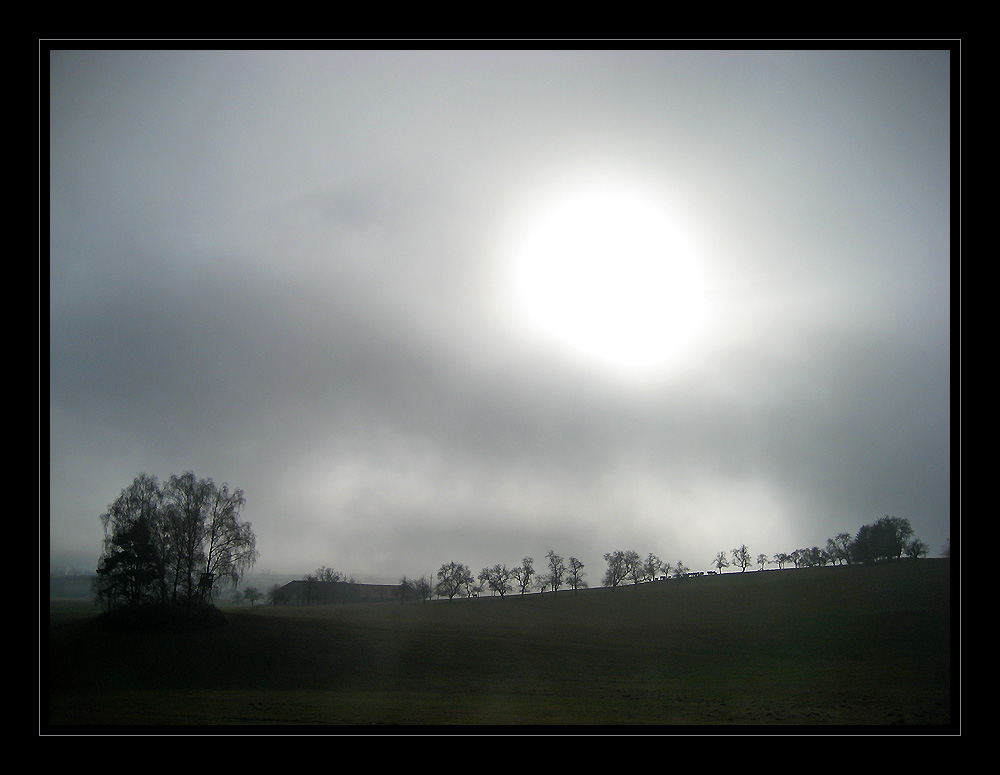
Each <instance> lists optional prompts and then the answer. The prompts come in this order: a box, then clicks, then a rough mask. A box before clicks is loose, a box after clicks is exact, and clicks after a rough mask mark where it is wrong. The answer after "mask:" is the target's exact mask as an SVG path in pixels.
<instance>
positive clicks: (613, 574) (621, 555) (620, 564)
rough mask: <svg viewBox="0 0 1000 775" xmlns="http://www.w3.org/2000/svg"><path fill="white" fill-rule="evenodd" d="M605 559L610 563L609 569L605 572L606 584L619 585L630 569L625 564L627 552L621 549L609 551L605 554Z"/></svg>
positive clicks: (608, 585) (609, 585) (610, 585)
mask: <svg viewBox="0 0 1000 775" xmlns="http://www.w3.org/2000/svg"><path fill="white" fill-rule="evenodd" d="M604 561H605V562H606V563H607V564H608V569H607V570H606V571H605V573H604V586H606V587H612V588H614V587H617V586H618V585H619V584H621V583H622V582H623V581H624V580H625V577H626V576H627V574H628V569H627V568H626V566H625V552H623V551H622V550H621V549H619V550H618V551H615V552H608V553H607V554H605V555H604Z"/></svg>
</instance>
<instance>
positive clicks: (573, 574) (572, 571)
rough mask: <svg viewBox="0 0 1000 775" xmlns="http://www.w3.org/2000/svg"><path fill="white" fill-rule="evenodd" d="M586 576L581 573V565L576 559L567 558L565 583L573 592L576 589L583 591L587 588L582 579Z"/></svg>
mask: <svg viewBox="0 0 1000 775" xmlns="http://www.w3.org/2000/svg"><path fill="white" fill-rule="evenodd" d="M586 575H587V574H586V573H584V572H583V563H582V562H580V560H578V559H577V558H576V557H570V558H569V567H568V569H567V571H566V583H567V584H568V585H569V586H570V587H571V588H572V589H573V591H574V592H575V591H576V590H578V589H584V588H586V586H587V582H586V581H584V580H583V577H584V576H586Z"/></svg>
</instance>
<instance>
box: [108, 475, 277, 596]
mask: <svg viewBox="0 0 1000 775" xmlns="http://www.w3.org/2000/svg"><path fill="white" fill-rule="evenodd" d="M245 503H246V499H245V497H244V494H243V491H242V490H239V489H236V490H230V489H229V485H227V484H222V485H217V484H216V483H215V482H213V481H212V480H211V479H198V478H197V477H196V476H195V475H194V474H193V473H192V472H190V471H189V472H187V473H185V474H182V475H181V476H176V475H174V476H171V477H170V479H169V480H168V481H165V482H163V484H162V485H161V484H160V483H159V482H158V481H157V479H156V477H154V476H149V475H147V474H140V475H139V476H137V477H136V478H135V480H134V481H133V482H132V484H130V485H129V486H128V487H126V488H125V489H124V490H122V492H121V494H120V495H119V496H118V498H117V500H115V502H114V503H112V504H111V505H110V506H108V509H107V511H106V512H105V513H104V514H102V515H101V517H100V518H101V523H102V525H103V526H104V546H103V551H102V554H101V557H100V560H99V562H98V567H97V578H96V579H95V586H94V593H95V597H96V599H97V601H98V603H100V604H101V605H102V606H103V607H104V608H105V609H106V610H109V611H110V610H113V609H116V608H120V607H136V606H142V605H147V604H156V603H175V604H181V605H184V606H187V607H189V608H190V607H191V606H192V605H193V604H195V603H202V602H208V603H211V599H212V592H213V589H214V588H215V586H216V585H220V584H224V583H230V584H232V585H233V586H236V584H238V583H239V580H240V578H241V577H242V575H243V574H244V573H245V572H246V570H247V569H249V568H250V567H252V566H253V564H254V562H255V561H256V559H257V556H258V554H257V550H256V539H255V537H254V534H253V531H252V529H251V525H250V523H249V522H243V521H241V520H240V511H241V510H242V508H243V506H244V505H245Z"/></svg>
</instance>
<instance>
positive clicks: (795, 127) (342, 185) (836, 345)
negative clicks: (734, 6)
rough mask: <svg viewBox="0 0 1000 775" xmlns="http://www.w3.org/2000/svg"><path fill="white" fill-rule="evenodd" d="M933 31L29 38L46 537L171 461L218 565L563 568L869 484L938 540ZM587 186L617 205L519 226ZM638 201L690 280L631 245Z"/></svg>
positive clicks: (691, 555) (93, 536)
mask: <svg viewBox="0 0 1000 775" xmlns="http://www.w3.org/2000/svg"><path fill="white" fill-rule="evenodd" d="M950 56H951V54H950V53H949V52H947V51H835V50H830V51H773V50H768V51H759V52H758V51H718V50H712V51H615V50H607V51H603V50H597V51H530V50H525V51H501V50H498V51H437V50H431V51H419V50H417V51H301V52H300V51H266V50H265V51H190V50H185V51H169V50H165V51H86V50H76V51H56V52H53V53H52V55H51V57H50V65H51V70H50V73H49V74H48V75H49V77H50V83H49V89H50V91H49V110H50V134H49V152H50V155H49V158H48V162H49V164H50V167H49V185H50V192H49V193H50V219H51V220H50V232H49V233H50V245H49V247H50V260H49V266H48V270H49V275H48V277H47V278H46V277H45V276H44V275H43V278H44V279H47V280H48V282H49V304H50V308H49V310H48V315H49V330H48V331H47V332H44V331H43V333H48V335H49V343H48V344H49V378H50V384H49V420H50V428H49V444H50V447H49V450H48V453H49V461H48V462H49V472H48V475H49V484H50V488H51V490H50V495H49V506H50V517H49V520H50V521H49V525H50V536H49V540H50V553H51V557H52V560H53V562H56V563H63V562H70V558H72V561H74V562H85V563H88V564H91V565H93V566H94V567H96V561H97V557H98V554H99V552H100V548H101V540H102V537H103V532H102V528H101V524H100V520H99V515H100V514H101V513H102V512H103V511H104V510H105V509H106V507H107V506H108V504H110V503H111V502H112V501H113V500H114V499H115V498H116V497H117V496H118V494H119V493H120V492H121V490H122V489H123V488H124V487H126V486H127V485H128V484H129V483H130V482H131V481H132V480H133V478H134V477H135V476H136V475H137V474H139V473H141V472H145V473H149V474H152V475H154V476H157V477H158V478H159V479H161V480H163V479H167V478H169V476H170V475H171V474H181V473H183V472H185V471H188V470H191V471H194V472H195V474H197V475H198V476H199V477H211V478H213V479H215V480H216V481H217V482H220V483H221V482H227V483H229V484H230V486H232V487H239V488H242V489H243V490H244V491H245V493H246V499H247V505H246V508H245V510H244V512H243V517H244V518H245V519H246V520H249V521H250V522H252V523H253V529H254V532H255V534H256V536H257V545H258V549H259V551H260V560H259V561H258V564H257V566H256V570H272V571H274V572H289V573H306V572H309V571H312V570H313V569H315V568H316V567H318V566H320V565H326V566H330V567H333V568H336V569H337V570H342V571H344V572H347V573H350V574H353V575H355V576H361V577H385V578H389V579H392V578H399V577H400V576H402V575H404V574H405V575H407V576H419V575H421V574H428V575H429V574H432V573H434V572H435V571H436V570H437V569H438V568H439V567H440V566H441V565H442V564H443V563H446V562H449V561H452V560H454V561H457V562H462V563H465V564H467V565H469V566H470V568H472V570H473V571H475V572H478V571H479V570H480V569H481V568H482V567H484V566H486V565H493V564H495V563H506V564H508V565H516V564H518V563H520V561H521V558H522V557H525V556H531V557H534V558H535V561H536V566H538V565H541V564H543V563H544V556H545V554H546V552H547V551H548V550H549V549H554V550H555V551H556V552H557V553H559V554H561V555H563V557H567V558H568V557H569V556H571V555H572V556H575V557H578V558H579V559H581V560H582V561H583V562H584V563H585V565H586V567H585V568H584V571H585V572H586V574H587V576H586V580H587V581H588V582H589V583H590V584H591V585H596V584H598V583H599V582H600V579H601V576H602V575H603V573H604V570H605V568H606V565H605V563H604V561H603V559H602V555H603V554H604V553H605V552H608V551H614V550H617V549H634V550H636V551H638V552H639V553H640V554H643V555H645V554H646V553H648V552H653V553H655V554H657V555H658V556H659V557H660V558H662V559H664V560H668V561H670V562H673V563H676V562H677V561H678V560H682V561H683V562H684V564H685V565H687V566H689V567H691V568H692V569H708V568H709V567H711V563H712V560H713V558H714V557H715V555H716V554H717V553H718V552H719V551H726V552H729V551H730V550H731V549H732V548H733V547H736V546H739V545H740V544H746V545H747V547H748V548H749V549H750V551H751V553H752V554H753V556H755V557H756V555H757V554H758V553H765V554H769V555H773V554H774V553H776V552H779V551H786V552H787V551H791V550H793V549H797V548H801V547H808V546H813V545H818V546H823V545H824V544H825V542H826V539H827V538H829V537H832V536H834V535H835V534H837V533H840V532H850V533H852V534H853V533H856V532H857V530H858V528H859V527H860V526H861V525H862V524H866V523H870V522H873V521H875V520H876V519H878V518H879V517H881V516H882V515H884V514H890V515H894V516H899V517H906V518H908V519H909V520H910V521H911V523H912V525H913V527H914V529H915V531H916V534H917V536H919V537H921V538H923V539H924V540H925V541H926V542H927V543H928V544H929V546H930V547H931V554H932V555H938V554H940V552H941V550H942V549H943V548H944V546H945V544H946V541H947V539H948V537H949V536H950V529H949V524H950V516H951V515H950V501H951V489H950V478H951V471H950V465H949V464H950V446H949V445H950V421H951V420H950V412H951V394H950V367H951V355H950V346H951V328H950V315H951V287H950V282H951V279H950V278H951V270H952V256H951V233H950V231H951V222H950V203H949V197H950V182H951V169H950V153H951V150H950V149H951V135H950V99H951V97H950ZM44 76H45V74H44V73H43V78H44ZM591 195H593V196H597V197H600V196H604V197H606V199H605V200H600V199H598V200H596V201H606V202H612V201H619V200H621V199H624V200H625V201H627V202H631V205H629V206H628V207H627V209H626V214H625V215H622V216H620V217H621V218H622V219H624V220H623V221H622V222H620V221H619V220H615V219H613V218H612V217H611V215H610V213H611V212H612V208H611V206H610V205H609V206H608V207H606V208H599V209H598V210H596V211H590V213H589V214H588V215H584V216H583V217H579V216H575V218H576V220H572V219H569V220H567V223H570V224H575V225H572V226H571V227H570V228H569V229H568V231H567V230H563V231H554V229H555V226H553V227H552V230H550V231H549V232H546V234H547V237H546V239H547V241H545V242H540V241H539V240H540V239H541V237H539V236H538V235H539V234H540V233H541V232H540V229H541V225H540V224H551V223H553V218H555V216H554V215H553V213H554V212H558V210H557V209H556V208H559V207H560V206H563V205H566V206H567V207H568V204H567V203H572V202H575V201H578V198H580V197H587V196H591ZM607 197H610V198H607ZM647 211H648V212H651V213H654V214H656V215H657V217H659V218H661V219H662V221H657V222H656V223H657V224H658V225H659V226H661V227H662V226H664V224H667V225H669V227H670V228H671V229H672V230H673V231H672V232H671V233H672V234H673V235H674V237H675V238H676V239H679V240H681V243H680V244H683V246H684V247H683V251H684V252H683V256H684V257H686V259H687V260H688V261H690V262H691V264H692V265H693V267H694V269H695V270H696V271H697V272H699V273H700V274H699V275H698V278H700V280H699V282H700V284H694V285H685V284H682V281H681V280H679V279H677V278H676V277H674V278H673V279H664V278H663V277H662V276H661V275H659V274H655V267H656V266H658V265H661V264H665V263H666V262H667V261H668V259H669V260H672V259H673V258H675V257H676V256H678V255H681V253H678V251H680V250H681V248H678V247H676V244H677V243H673V242H670V243H667V242H656V241H655V239H656V238H655V237H650V238H649V239H645V238H643V240H638V239H637V238H635V235H636V234H642V233H644V231H643V230H644V229H645V228H646V226H645V225H644V223H645V222H641V221H640V220H639V215H641V214H642V213H645V212H647ZM605 212H607V213H609V215H608V217H607V218H605V216H604V215H603V214H598V213H605ZM632 216H634V218H633V217H632ZM654 233H655V234H661V233H662V232H654ZM581 235H582V236H581ZM574 240H575V241H574ZM650 240H652V241H650ZM539 244H541V245H543V246H544V247H543V248H542V249H540V250H539V249H538V248H537V246H538V245H539ZM668 245H670V246H673V247H667V246H668ZM529 246H534V248H533V249H534V250H535V252H534V253H531V252H529ZM592 246H596V248H595V249H593V250H592V249H591V247H592ZM650 246H652V247H650ZM560 248H562V249H563V250H564V251H565V252H564V253H560ZM642 251H646V254H648V255H647V257H649V256H653V257H654V263H653V264H652V265H651V264H649V263H640V264H638V265H635V264H634V262H632V261H631V257H632V255H633V254H635V253H636V252H640V253H641V252H642ZM549 255H558V256H560V260H563V261H564V262H565V263H564V265H563V267H562V269H561V270H560V271H561V272H562V274H561V275H557V276H556V277H555V278H554V279H553V278H552V277H549V278H541V277H539V278H536V279H538V280H539V281H541V280H543V279H548V281H549V282H550V286H543V285H538V284H537V283H536V284H535V285H532V286H531V287H532V288H534V289H535V291H536V292H537V294H538V295H537V296H536V297H535V304H536V307H535V308H533V309H534V311H532V308H529V307H527V306H525V305H526V304H527V302H525V301H524V297H523V296H522V295H521V294H522V292H523V291H524V288H525V287H526V286H525V285H523V284H521V283H526V282H528V281H527V280H524V278H523V276H522V275H521V274H518V271H520V270H519V267H522V266H523V264H522V263H521V262H522V261H528V260H529V259H530V258H531V257H533V258H534V260H536V261H541V260H543V259H542V258H540V257H539V256H543V257H547V256H549ZM602 256H603V257H607V258H608V259H609V261H608V262H606V263H604V264H602V262H601V261H600V259H601V258H602ZM657 257H659V258H657ZM661 259H662V261H661ZM656 261H660V264H657V263H655V262H656ZM587 262H589V263H587ZM598 264H601V265H600V266H597V265H598ZM535 266H537V264H531V265H529V266H528V270H527V272H528V274H529V275H530V273H531V272H532V268H531V267H535ZM619 267H632V268H633V270H634V272H635V273H636V274H637V275H638V277H639V280H638V285H637V287H635V288H632V287H630V286H629V285H628V284H627V283H625V282H624V281H621V282H619V274H620V272H619ZM588 272H591V273H593V272H601V273H603V274H598V275H597V277H598V280H597V281H596V282H595V283H594V284H593V285H592V286H586V285H583V284H582V283H583V282H584V279H585V278H584V277H583V276H584V275H586V274H587V273H588ZM650 273H652V274H650ZM589 276H590V275H587V277H589ZM581 278H583V279H581ZM683 282H685V283H686V282H687V281H686V280H685V281H683ZM620 285H621V286H623V287H621V288H620V287H619V286H620ZM605 288H606V289H609V293H610V290H611V289H614V290H615V292H616V293H619V294H621V295H622V296H623V299H621V302H622V303H621V304H620V305H619V304H618V303H617V302H615V303H612V301H611V300H609V298H605V297H604V296H603V289H605ZM574 289H577V290H574ZM675 291H676V293H675ZM573 293H576V294H577V297H576V298H575V299H570V300H569V301H566V300H563V299H562V297H563V296H565V295H567V294H570V295H572V294H573ZM584 293H590V294H591V295H590V296H586V297H584V299H583V301H582V302H581V301H580V300H579V298H578V297H579V294H584ZM545 294H549V295H548V296H546V295H545ZM571 301H572V302H574V303H576V306H572V307H571V306H570V302H571ZM692 301H695V302H698V305H696V306H691V307H689V302H692ZM662 312H669V313H670V314H664V315H663V316H662V317H657V315H658V314H659V313H662ZM543 313H551V317H552V321H554V322H552V325H556V326H561V328H560V330H559V333H560V335H561V337H562V338H559V337H557V336H555V335H553V333H552V331H551V330H550V329H547V328H545V327H544V326H543V325H540V324H539V323H538V319H537V315H540V314H543ZM633 313H634V317H635V320H633V319H632V318H633ZM593 315H604V317H599V318H597V319H596V321H595V320H594V319H593ZM622 321H627V322H629V325H633V326H635V329H634V330H631V329H629V328H628V327H623V326H622V325H620V323H621V322H622ZM688 328H690V329H691V331H690V332H689V333H687V334H686V338H684V339H683V341H679V342H677V343H675V335H676V333H677V332H678V331H679V330H681V329H683V330H684V331H687V330H688ZM630 331H631V333H630ZM605 334H613V335H614V336H615V337H617V338H615V339H609V340H608V341H604V340H603V339H602V337H603V336H604V335H605ZM598 343H599V345H600V346H598ZM661 344H663V345H670V347H669V348H667V349H666V351H665V352H663V353H661V352H660V351H659V350H658V349H657V347H658V345H661ZM633 350H634V354H635V356H636V359H637V360H636V363H631V362H630V364H628V365H625V366H623V365H622V364H621V363H619V362H618V361H617V360H616V359H615V358H614V357H613V356H614V355H615V354H616V353H619V354H621V353H626V352H627V353H632V352H633ZM661 356H662V357H661ZM641 358H646V359H647V360H650V361H655V363H654V364H653V366H651V367H650V368H645V369H641V368H639V366H638V365H636V364H637V363H638V359H641ZM656 358H659V359H658V360H656ZM80 558H82V559H80Z"/></svg>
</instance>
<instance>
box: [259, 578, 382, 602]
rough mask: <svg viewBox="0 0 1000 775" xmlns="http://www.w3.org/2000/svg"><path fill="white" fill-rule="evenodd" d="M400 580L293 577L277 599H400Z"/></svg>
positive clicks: (280, 591)
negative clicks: (371, 581)
mask: <svg viewBox="0 0 1000 775" xmlns="http://www.w3.org/2000/svg"><path fill="white" fill-rule="evenodd" d="M399 593H400V585H399V584H355V583H352V582H348V581H315V580H313V581H306V580H304V579H298V580H296V581H289V582H288V583H287V584H285V586H283V587H280V588H279V589H278V590H277V591H276V592H275V602H277V603H291V604H297V605H322V604H324V603H370V602H378V601H383V600H399Z"/></svg>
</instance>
